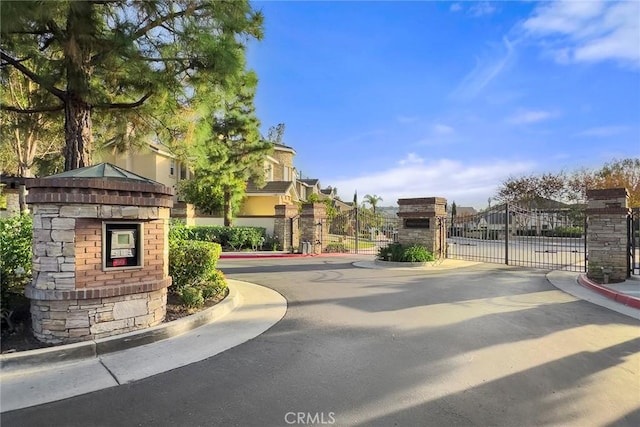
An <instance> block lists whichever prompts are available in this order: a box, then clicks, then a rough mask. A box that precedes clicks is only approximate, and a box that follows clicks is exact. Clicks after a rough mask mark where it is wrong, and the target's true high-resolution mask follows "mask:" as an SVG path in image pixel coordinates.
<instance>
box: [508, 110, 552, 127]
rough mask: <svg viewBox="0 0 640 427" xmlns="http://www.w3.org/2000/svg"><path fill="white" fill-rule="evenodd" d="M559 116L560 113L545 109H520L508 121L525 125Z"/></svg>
mask: <svg viewBox="0 0 640 427" xmlns="http://www.w3.org/2000/svg"><path fill="white" fill-rule="evenodd" d="M557 116H558V113H556V112H552V111H543V110H526V111H520V112H518V113H516V114H514V115H513V116H511V117H509V118H508V119H507V122H508V123H512V124H516V125H525V124H531V123H537V122H541V121H544V120H549V119H552V118H555V117H557Z"/></svg>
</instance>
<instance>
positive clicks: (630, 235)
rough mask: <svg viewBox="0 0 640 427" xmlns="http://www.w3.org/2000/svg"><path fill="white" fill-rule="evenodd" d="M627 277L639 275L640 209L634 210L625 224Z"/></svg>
mask: <svg viewBox="0 0 640 427" xmlns="http://www.w3.org/2000/svg"><path fill="white" fill-rule="evenodd" d="M627 245H628V247H629V258H628V260H629V263H628V267H629V270H628V271H629V276H631V275H640V208H634V209H633V210H632V211H631V214H630V215H629V218H628V222H627Z"/></svg>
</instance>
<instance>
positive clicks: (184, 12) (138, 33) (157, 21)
mask: <svg viewBox="0 0 640 427" xmlns="http://www.w3.org/2000/svg"><path fill="white" fill-rule="evenodd" d="M205 7H206V5H205V4H202V5H200V6H198V7H194V6H189V7H187V8H186V9H184V10H180V11H178V12H175V13H170V14H168V15H166V16H160V17H159V18H157V19H154V20H153V21H151V22H149V23H148V24H147V25H145V26H144V27H142V28H140V29H139V30H138V31H136V32H135V33H133V38H134V39H137V38H139V37H142V36H144V35H145V34H146V33H147V32H149V31H150V30H152V29H154V28H155V27H158V26H160V25H163V24H164V22H165V21H167V20H169V19H174V18H179V17H181V16H185V15H187V14H189V13H193V12H195V11H197V10H201V9H204V8H205Z"/></svg>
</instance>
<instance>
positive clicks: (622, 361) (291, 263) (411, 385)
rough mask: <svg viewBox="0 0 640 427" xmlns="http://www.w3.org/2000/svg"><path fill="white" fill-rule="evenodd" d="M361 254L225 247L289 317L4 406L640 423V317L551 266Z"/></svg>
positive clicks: (45, 414)
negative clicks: (437, 263) (589, 295)
mask: <svg viewBox="0 0 640 427" xmlns="http://www.w3.org/2000/svg"><path fill="white" fill-rule="evenodd" d="M370 258H371V257H369V258H368V259H370ZM357 259H362V258H349V257H315V258H303V259H301V258H295V259H278V260H275V259H264V260H242V259H236V260H224V261H221V262H220V268H221V269H222V270H223V271H224V272H225V273H226V274H227V275H228V276H229V277H231V278H234V279H238V280H244V281H248V282H253V283H257V284H261V285H265V286H267V287H270V288H272V289H275V290H277V291H278V292H280V293H281V294H282V295H284V296H285V297H286V299H287V300H288V304H289V307H288V311H287V314H286V315H285V317H284V318H283V320H281V321H280V322H279V323H278V324H276V325H275V326H273V327H272V328H271V329H269V330H268V331H267V332H265V333H264V334H262V335H260V336H259V337H257V338H255V339H253V340H251V341H249V342H247V343H245V344H242V345H240V346H238V347H235V348H232V349H230V350H228V351H226V352H224V353H221V354H218V355H217V356H214V357H211V358H209V359H206V360H204V361H202V362H198V363H194V364H192V365H188V366H185V367H182V368H179V369H176V370H173V371H170V372H166V373H163V374H159V375H156V376H154V377H150V378H147V379H144V380H140V381H137V382H133V383H130V384H126V385H122V386H118V387H114V388H110V389H105V390H101V391H98V392H94V393H90V394H86V395H83V396H79V397H75V398H71V399H67V400H64V401H60V402H54V403H51V404H46V405H42V406H37V407H32V408H28V409H24V410H20V411H14V412H8V413H4V414H2V419H1V421H2V425H3V426H13V425H15V426H18V425H20V426H38V425H42V426H147V425H153V426H164V425H167V426H200V425H202V426H209V425H222V426H234V425H235V426H286V425H304V424H307V425H344V426H359V425H362V426H369V425H374V426H393V425H398V426H418V425H421V426H423V425H433V426H445V425H461V426H467V425H478V426H489V425H504V426H537V425H575V426H591V425H592V426H603V425H629V426H632V425H634V426H635V425H640V377H639V370H640V333H639V331H640V329H639V328H638V327H639V326H640V322H639V321H638V320H635V319H632V318H629V317H627V316H624V315H622V314H618V313H616V312H613V311H610V310H607V309H605V308H602V307H599V306H596V305H592V304H590V303H588V302H585V301H581V300H577V299H576V298H574V297H572V296H570V295H568V294H565V293H563V292H561V291H559V290H557V289H556V288H555V287H553V286H552V285H551V284H550V283H549V282H548V281H547V280H546V278H545V272H544V271H539V270H528V269H519V268H509V267H502V266H499V265H489V264H484V265H478V266H473V267H466V268H458V269H452V270H439V271H429V272H425V271H412V270H385V269H364V268H356V267H354V266H353V265H352V262H353V261H356V260H357ZM185 351H186V350H185Z"/></svg>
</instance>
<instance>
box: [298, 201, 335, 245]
mask: <svg viewBox="0 0 640 427" xmlns="http://www.w3.org/2000/svg"><path fill="white" fill-rule="evenodd" d="M328 227H329V224H328V223H327V207H326V206H325V204H324V203H305V204H303V205H302V213H301V214H300V241H301V244H302V242H309V243H311V253H314V254H321V253H322V252H324V251H325V249H326V248H327V244H328V243H329V228H328ZM301 251H302V250H301Z"/></svg>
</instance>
